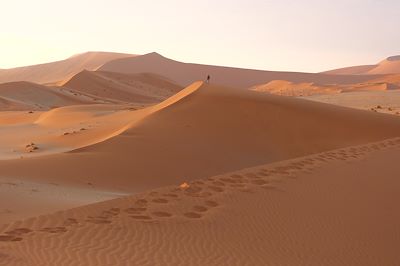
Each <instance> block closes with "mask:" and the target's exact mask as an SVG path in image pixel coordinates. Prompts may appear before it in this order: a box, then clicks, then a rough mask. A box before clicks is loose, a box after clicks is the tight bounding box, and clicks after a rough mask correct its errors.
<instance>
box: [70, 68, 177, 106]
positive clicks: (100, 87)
mask: <svg viewBox="0 0 400 266" xmlns="http://www.w3.org/2000/svg"><path fill="white" fill-rule="evenodd" d="M63 86H64V87H67V88H71V89H73V90H74V91H77V92H79V93H82V94H84V95H91V96H93V97H97V98H102V99H108V100H112V101H119V102H130V103H158V102H160V101H162V100H165V99H166V98H168V97H169V96H172V95H173V94H175V93H176V92H178V91H180V90H181V89H182V87H181V86H178V85H176V84H174V83H173V82H170V81H168V80H167V79H166V78H164V77H161V76H158V75H154V74H143V73H141V74H121V73H112V72H102V71H95V72H90V71H83V72H81V73H79V74H77V75H75V76H74V77H73V78H72V79H70V80H69V81H68V82H66V83H65V84H63Z"/></svg>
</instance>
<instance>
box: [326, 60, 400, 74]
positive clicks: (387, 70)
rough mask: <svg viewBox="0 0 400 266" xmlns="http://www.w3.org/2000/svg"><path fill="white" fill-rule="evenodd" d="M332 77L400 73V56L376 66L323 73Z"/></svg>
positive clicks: (347, 68) (346, 68) (340, 69)
mask: <svg viewBox="0 0 400 266" xmlns="http://www.w3.org/2000/svg"><path fill="white" fill-rule="evenodd" d="M323 73H325V74H332V75H376V74H398V73H400V56H391V57H388V58H386V59H385V60H382V61H381V62H379V63H378V64H376V65H365V66H353V67H345V68H339V69H334V70H330V71H326V72H323Z"/></svg>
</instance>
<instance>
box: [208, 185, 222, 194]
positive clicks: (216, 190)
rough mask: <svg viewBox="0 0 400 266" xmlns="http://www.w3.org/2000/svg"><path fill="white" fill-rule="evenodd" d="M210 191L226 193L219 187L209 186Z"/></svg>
mask: <svg viewBox="0 0 400 266" xmlns="http://www.w3.org/2000/svg"><path fill="white" fill-rule="evenodd" d="M208 188H209V189H211V190H212V191H214V192H219V193H220V192H224V189H223V188H221V187H217V186H208Z"/></svg>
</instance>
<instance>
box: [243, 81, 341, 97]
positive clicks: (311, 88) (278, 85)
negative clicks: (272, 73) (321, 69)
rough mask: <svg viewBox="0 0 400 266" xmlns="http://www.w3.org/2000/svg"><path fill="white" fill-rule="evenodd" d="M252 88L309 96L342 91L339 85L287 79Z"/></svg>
mask: <svg viewBox="0 0 400 266" xmlns="http://www.w3.org/2000/svg"><path fill="white" fill-rule="evenodd" d="M250 90H254V91H258V92H268V93H271V94H276V95H282V96H309V95H320V94H336V93H340V92H341V91H342V89H341V87H340V86H338V85H330V86H329V85H325V86H324V85H317V84H315V83H313V82H308V83H294V82H290V81H286V80H273V81H270V82H268V83H266V84H260V85H255V86H253V87H251V88H250Z"/></svg>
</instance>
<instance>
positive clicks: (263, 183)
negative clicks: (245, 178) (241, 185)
mask: <svg viewBox="0 0 400 266" xmlns="http://www.w3.org/2000/svg"><path fill="white" fill-rule="evenodd" d="M251 183H252V184H254V185H258V186H262V185H265V184H268V182H267V181H265V180H262V179H254V180H252V181H251Z"/></svg>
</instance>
